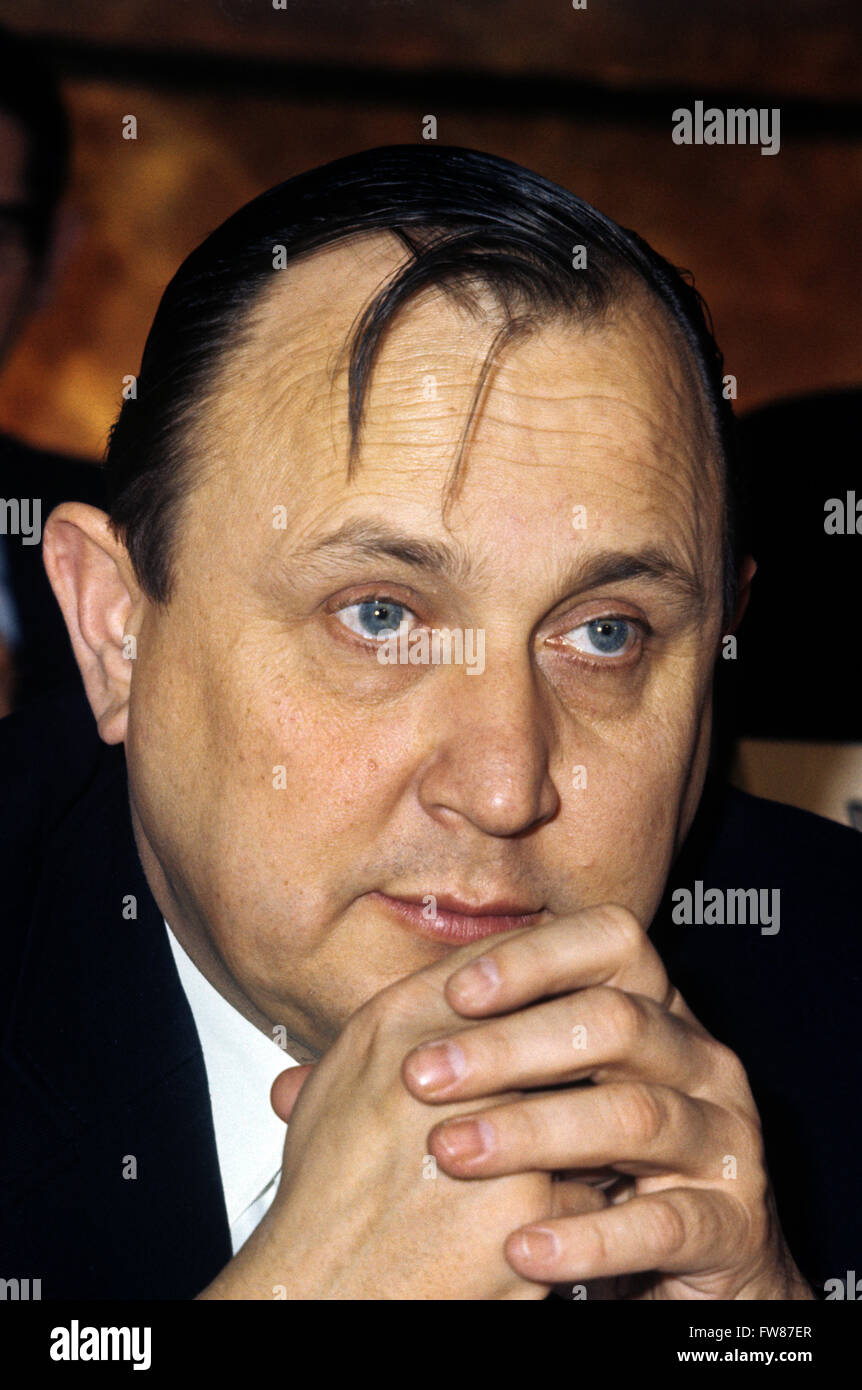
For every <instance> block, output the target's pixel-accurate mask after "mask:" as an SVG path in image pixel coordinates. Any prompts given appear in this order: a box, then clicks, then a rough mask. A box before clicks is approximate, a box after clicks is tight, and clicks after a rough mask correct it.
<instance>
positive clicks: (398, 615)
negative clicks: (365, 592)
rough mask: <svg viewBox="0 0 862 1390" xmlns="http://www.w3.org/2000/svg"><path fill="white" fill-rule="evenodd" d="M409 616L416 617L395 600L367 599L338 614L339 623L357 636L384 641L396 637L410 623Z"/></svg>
mask: <svg viewBox="0 0 862 1390" xmlns="http://www.w3.org/2000/svg"><path fill="white" fill-rule="evenodd" d="M408 615H409V617H415V616H416V615H415V614H414V613H411V611H410V609H409V608H407V607H405V605H404V604H403V603H396V602H395V600H394V599H389V598H373V599H365V600H363V602H362V603H350V604H348V605H347V607H346V608H341V609H339V610H338V612H337V613H336V617H337V618H338V619H339V621H340V622H343V623H344V626H345V627H347V628H349V629H350V631H351V632H355V633H356V634H357V636H359V637H371V638H374V637H380V638H383V639H386V638H389V637H392V636H394V635H395V633H397V632H398V629H399V628H400V626H401V624H402V623H405V622H407V621H408Z"/></svg>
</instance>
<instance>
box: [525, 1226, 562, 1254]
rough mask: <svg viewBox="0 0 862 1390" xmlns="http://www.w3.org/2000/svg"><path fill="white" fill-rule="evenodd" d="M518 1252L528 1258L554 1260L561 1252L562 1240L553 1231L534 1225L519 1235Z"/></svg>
mask: <svg viewBox="0 0 862 1390" xmlns="http://www.w3.org/2000/svg"><path fill="white" fill-rule="evenodd" d="M517 1244H518V1254H519V1255H522V1256H523V1257H524V1259H527V1260H553V1259H556V1257H557V1255H559V1253H560V1242H559V1241H558V1240H557V1237H556V1236H555V1235H554V1232H553V1231H547V1230H545V1229H544V1228H543V1227H540V1226H533V1227H531V1228H530V1230H529V1231H522V1232H521V1234H520V1235H519V1236H518V1237H517Z"/></svg>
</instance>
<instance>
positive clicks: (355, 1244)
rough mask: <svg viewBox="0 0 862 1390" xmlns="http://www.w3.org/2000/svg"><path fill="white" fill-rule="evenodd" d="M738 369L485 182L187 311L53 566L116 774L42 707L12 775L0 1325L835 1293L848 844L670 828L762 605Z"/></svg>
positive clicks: (231, 268)
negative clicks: (705, 905)
mask: <svg viewBox="0 0 862 1390" xmlns="http://www.w3.org/2000/svg"><path fill="white" fill-rule="evenodd" d="M721 370H722V368H721V359H720V356H719V354H718V351H717V349H716V348H715V345H714V344H713V342H712V339H711V336H710V334H709V332H708V329H707V327H706V323H705V321H704V318H703V315H702V311H701V308H700V303H699V300H698V297H697V296H696V295H695V293H694V291H693V290H691V289H690V288H689V287H688V286H687V285H686V284H685V283H684V282H683V281H682V280H681V279H680V278H679V277H678V276H677V275H676V273H675V272H673V270H672V269H671V268H670V267H669V266H668V265H667V264H666V263H665V262H664V261H662V260H661V258H660V257H658V256H656V255H655V253H653V252H652V251H650V250H649V248H647V247H646V246H645V245H644V243H643V242H641V241H640V240H639V239H638V238H636V237H635V236H634V235H633V234H631V233H628V232H625V231H623V230H622V229H621V228H619V227H617V226H616V225H615V224H614V223H612V222H610V221H609V220H608V219H606V218H605V217H603V216H602V215H601V214H599V213H597V212H596V211H595V210H594V209H592V208H590V207H588V206H587V205H585V204H583V203H582V202H580V201H579V200H578V199H576V198H574V197H573V196H572V195H570V194H569V193H567V192H565V191H564V190H562V189H560V188H557V187H556V186H554V185H552V184H550V183H548V182H547V181H546V180H544V179H542V178H540V177H539V176H538V175H535V174H532V173H530V172H529V171H527V170H525V169H521V168H519V167H518V166H515V165H512V164H509V163H508V162H506V161H504V160H500V159H496V158H493V157H491V156H488V155H482V154H477V153H474V152H470V151H463V150H457V149H443V148H437V149H430V148H426V147H423V148H413V147H403V148H401V147H395V148H390V149H384V150H375V151H370V152H368V153H365V154H360V155H356V156H353V157H350V158H348V159H345V160H342V161H339V162H337V163H335V164H333V165H329V166H327V167H325V168H323V169H317V170H312V171H311V172H309V173H307V174H304V175H302V176H300V177H298V178H296V179H293V180H291V181H289V182H288V183H286V184H284V185H282V186H280V187H279V188H276V189H273V190H272V191H270V192H269V193H266V194H264V195H263V196H262V197H260V198H258V199H256V200H255V201H254V202H252V203H251V204H249V205H248V206H247V207H245V208H243V209H242V210H240V212H238V213H237V214H236V215H235V216H234V217H233V218H231V219H230V220H229V221H228V222H227V223H226V224H225V225H224V226H223V227H221V228H220V229H219V230H217V231H216V232H215V233H214V234H213V235H212V236H211V237H210V238H209V239H208V240H207V241H206V242H205V243H204V244H203V246H202V247H200V248H199V249H198V250H197V251H196V252H195V253H193V255H192V256H191V257H190V258H189V260H188V261H187V262H186V263H185V265H184V266H183V267H182V268H181V270H180V271H179V272H178V275H177V276H176V277H175V279H174V281H173V282H172V283H171V285H170V286H169V288H168V290H167V291H166V293H165V296H164V298H163V300H162V304H161V306H160V308H159V311H158V314H157V316H156V320H155V322H154V325H153V328H152V331H151V333H150V336H149V339H148V342H147V346H146V349H145V353H144V360H143V363H142V367H141V373H140V377H139V382H138V396H137V400H136V401H135V402H131V401H130V402H127V403H126V404H125V405H124V407H123V411H122V413H121V416H120V419H119V421H118V423H117V425H116V427H115V430H114V432H113V435H112V439H111V444H110V448H109V456H108V461H107V474H108V479H109V487H110V490H111V500H110V504H109V515H105V514H104V513H102V512H101V511H99V510H97V509H95V508H92V507H89V506H86V505H83V504H65V505H63V506H61V507H59V508H58V509H57V510H56V511H55V512H54V513H53V515H52V517H51V518H50V521H49V523H48V527H47V530H46V540H45V548H46V564H47V568H48V572H49V574H50V577H51V582H52V584H53V586H54V590H55V593H56V594H57V598H58V600H59V602H60V604H61V607H62V609H63V613H64V616H65V619H66V622H67V625H68V628H69V632H70V635H71V639H72V643H73V647H74V651H75V655H76V658H77V660H78V663H79V666H80V669H81V672H82V675H83V679H84V684H85V687H86V693H87V697H88V701H89V705H90V708H91V710H92V716H93V718H94V719H95V725H96V727H97V729H98V739H97V738H96V736H95V732H94V729H93V723H92V720H91V719H90V716H89V715H88V714H86V713H85V712H83V711H82V710H81V709H80V708H70V709H69V710H67V711H65V712H61V711H60V710H59V709H58V722H57V723H55V724H53V725H51V727H50V730H49V729H48V728H47V727H46V725H45V723H44V721H39V722H38V723H37V724H36V727H35V728H33V727H32V726H33V723H34V721H33V720H32V719H28V718H26V717H25V716H14V717H13V718H12V719H11V720H10V721H8V722H7V726H6V729H5V731H4V732H5V734H6V739H5V745H4V748H3V750H0V751H2V753H3V755H4V756H5V757H6V759H7V766H8V767H9V772H8V774H7V776H8V782H7V787H6V788H5V789H4V804H5V805H6V806H7V807H13V806H14V810H13V812H12V816H11V819H12V821H13V823H12V824H10V826H9V827H8V830H7V833H6V842H7V845H8V853H9V855H10V863H9V868H8V871H7V873H6V874H5V875H4V884H8V900H9V902H10V906H11V914H10V931H9V933H8V936H7V952H8V953H9V955H10V956H11V957H13V958H14V961H15V963H16V969H17V977H16V970H15V969H13V970H10V971H9V972H7V973H8V975H9V976H10V977H12V978H15V979H16V983H15V984H14V986H11V987H10V991H9V994H10V998H9V1002H8V1004H7V1010H8V1017H9V1020H10V1022H9V1025H8V1030H7V1035H6V1052H5V1057H6V1072H5V1084H6V1086H7V1087H8V1088H9V1094H8V1098H7V1101H6V1104H7V1106H9V1107H14V1108H15V1109H16V1110H17V1113H18V1114H19V1116H20V1119H19V1123H18V1126H17V1129H16V1137H15V1139H14V1140H13V1142H12V1143H11V1145H10V1152H9V1155H8V1159H7V1165H8V1166H7V1181H6V1188H7V1197H6V1200H5V1205H4V1215H3V1226H4V1230H3V1240H4V1242H5V1245H4V1248H5V1249H6V1250H7V1252H9V1253H8V1254H7V1261H8V1262H9V1263H10V1271H9V1272H10V1273H11V1272H13V1271H12V1266H13V1265H14V1266H16V1267H17V1266H20V1267H21V1269H22V1273H23V1272H24V1269H25V1267H26V1269H28V1270H31V1271H34V1272H35V1271H36V1270H38V1271H39V1272H40V1274H41V1277H42V1280H43V1296H44V1297H61V1296H74V1295H81V1296H87V1297H107V1296H120V1297H152V1296H157V1297H167V1298H190V1297H194V1296H196V1295H200V1296H201V1297H203V1298H207V1299H253V1298H272V1297H286V1298H289V1299H316V1298H322V1299H334V1298H362V1299H373V1298H386V1299H402V1298H420V1299H434V1298H448V1299H454V1298H458V1299H462V1298H466V1299H504V1300H509V1299H516V1300H529V1299H538V1298H544V1297H546V1296H547V1294H548V1291H549V1290H550V1289H552V1288H561V1287H563V1286H565V1287H567V1288H568V1291H569V1294H570V1296H571V1292H572V1286H573V1285H574V1286H575V1287H576V1289H577V1290H578V1293H577V1295H576V1296H581V1291H584V1292H586V1294H587V1296H588V1297H596V1296H601V1297H611V1298H621V1299H623V1298H625V1299H630V1298H644V1299H703V1298H707V1299H725V1298H730V1299H755V1298H764V1299H775V1300H779V1299H800V1300H804V1299H810V1298H812V1297H814V1291H813V1289H812V1284H817V1283H820V1282H823V1281H824V1280H825V1279H826V1278H828V1277H830V1275H831V1274H832V1273H833V1272H834V1273H836V1274H838V1273H840V1270H834V1271H833V1264H834V1262H835V1261H836V1260H837V1261H839V1262H840V1261H841V1260H844V1259H845V1258H849V1256H850V1253H851V1250H852V1249H854V1248H855V1247H854V1245H853V1242H854V1240H855V1239H856V1238H857V1237H858V1234H859V1218H858V1215H857V1214H856V1209H855V1202H854V1201H853V1195H854V1192H855V1181H854V1179H853V1177H852V1174H851V1171H850V1155H851V1154H852V1153H853V1152H854V1149H853V1144H854V1142H855V1141H856V1140H857V1139H858V1132H857V1130H856V1128H855V1126H856V1124H857V1122H856V1120H855V1119H854V1118H853V1113H854V1112H853V1109H852V1106H851V1105H850V1091H849V1090H848V1089H847V1088H848V1086H849V1085H850V1083H851V1081H852V1078H853V1077H854V1076H855V1075H856V1074H857V1063H856V1062H855V1060H853V1059H854V1056H855V1053H854V1052H853V1050H852V1049H844V1050H843V1051H839V1052H836V1039H840V1040H841V1042H842V1043H843V1041H844V1031H846V1030H847V1029H848V1028H849V1027H850V1020H851V1019H853V1018H854V1017H855V1015H854V1013H853V1009H852V1004H851V996H850V988H851V979H852V972H853V971H854V970H855V971H857V978H858V958H859V951H858V945H857V936H856V934H855V932H854V931H853V923H852V920H851V918H850V916H849V910H848V906H847V904H848V897H849V885H850V884H851V882H852V880H853V877H854V873H856V872H858V866H859V859H858V851H857V840H856V838H855V837H854V836H853V835H852V834H851V833H850V832H849V831H848V832H843V831H842V830H841V829H840V828H839V827H835V826H831V825H826V824H825V823H821V822H820V821H818V820H817V819H816V818H814V817H808V816H805V815H803V814H801V813H797V812H794V811H791V810H788V809H786V808H773V807H770V806H768V805H765V804H762V803H757V802H755V801H754V800H753V799H751V798H745V797H742V796H741V795H739V794H737V795H735V796H733V797H730V798H729V797H728V796H727V795H726V794H725V793H722V792H721V790H720V789H719V790H718V791H716V792H715V793H714V794H711V795H710V797H708V798H705V799H704V803H703V805H702V806H701V809H700V812H699V813H698V814H697V816H696V813H697V812H698V803H699V802H700V800H701V793H702V790H703V787H704V780H705V776H706V771H707V762H708V754H709V736H710V717H711V696H710V691H711V678H712V670H713V665H714V662H715V659H716V656H717V653H718V651H719V649H720V645H721V641H722V635H723V634H725V633H726V632H728V631H729V630H730V629H731V628H732V626H733V624H734V622H735V621H737V620H738V618H739V615H740V613H741V611H742V609H743V607H744V604H745V597H746V593H747V588H748V584H749V581H750V578H751V574H752V568H753V567H752V564H751V563H750V562H749V561H748V560H746V558H745V557H744V556H743V555H740V554H739V553H737V550H736V547H735V536H736V534H737V530H736V528H735V523H734V514H733V512H734V497H735V476H734V469H733V456H732V434H731V423H732V422H731V421H730V420H729V419H728V417H727V415H726V414H725V411H726V410H727V407H726V405H725V404H724V403H723V399H722V394H721V387H720V382H721ZM434 633H436V634H437V638H438V658H439V659H434V657H433V651H434V648H433V646H432V645H431V637H432V636H433V634H434ZM442 633H446V634H447V639H446V640H447V642H448V644H449V645H448V649H447V654H448V658H449V659H448V660H447V659H446V655H441V652H442V641H441V634H442ZM459 635H460V636H459ZM456 637H458V638H459V640H456ZM459 641H460V646H459ZM480 649H481V652H482V654H483V660H482V662H481V663H480V662H479V661H478V660H475V659H474V660H473V661H472V662H469V661H468V656H469V655H470V654H472V656H473V657H474V658H475V657H477V655H478V652H479V651H480ZM459 653H460V656H459ZM480 665H481V669H480ZM61 715H62V722H60V720H61ZM37 739H38V740H39V741H40V743H39V753H38V756H37V753H36V748H35V742H36V740H37ZM99 740H101V743H99ZM683 846H684V850H683ZM681 850H682V851H683V852H682V855H681V857H678V856H680V851H681ZM806 857H807V858H806ZM13 865H15V866H17V867H16V868H14V869H13ZM704 880H705V881H707V883H708V886H709V889H710V892H724V891H725V886H726V888H727V892H728V893H729V892H730V891H732V890H733V891H735V890H736V888H739V889H744V890H752V891H753V892H754V897H755V906H756V903H757V900H758V892H760V894H761V897H762V895H763V893H768V892H770V891H771V892H773V894H774V891H775V889H776V888H779V889H780V890H781V891H782V897H781V899H780V903H781V909H780V923H779V926H780V930H778V931H776V930H775V929H774V927H773V925H766V923H767V920H768V922H769V923H770V924H774V923H775V922H776V921H777V912H776V904H775V900H774V897H773V899H772V900H771V907H770V909H769V911H768V912H765V913H764V914H763V916H762V918H761V919H760V924H759V925H756V924H755V923H756V922H757V921H758V919H757V918H755V919H754V921H748V922H747V924H745V925H734V926H723V927H722V928H721V929H718V928H717V927H715V926H713V925H708V924H703V923H702V924H700V925H696V926H691V927H688V926H680V925H677V924H678V923H679V922H680V920H681V919H680V918H679V916H678V915H675V914H672V913H670V912H669V910H668V909H669V906H670V904H669V901H668V897H667V894H668V893H670V892H671V890H674V891H676V889H677V888H679V889H683V888H685V885H687V884H688V885H689V886H691V885H695V887H696V884H697V883H698V882H700V883H701V890H700V891H701V892H702V888H703V882H704ZM686 891H688V889H686ZM691 891H692V892H694V891H695V888H694V887H692V888H691ZM712 920H714V915H713V918H710V917H707V918H705V919H704V921H705V922H706V923H709V922H711V921H712ZM777 987H778V989H777ZM681 989H682V990H684V992H685V995H686V997H685V998H684V997H683V994H682V993H681V992H680V990H681ZM782 989H785V990H786V991H787V995H786V997H785V995H783V994H782V993H781V990H782ZM776 991H777V992H776ZM803 991H804V993H803ZM800 1029H807V1032H805V1034H804V1036H803V1037H802V1038H800ZM842 1030H844V1031H842ZM274 1044H275V1045H274ZM279 1044H280V1045H279ZM282 1048H284V1051H283V1050H282ZM737 1048H738V1049H739V1052H737ZM789 1049H792V1050H789ZM285 1051H286V1052H287V1054H288V1057H287V1058H285ZM289 1061H293V1062H294V1063H296V1064H298V1065H294V1066H292V1067H291V1066H290V1065H289ZM286 1062H287V1063H288V1065H287V1069H285V1065H286ZM827 1062H828V1066H827ZM747 1071H748V1073H750V1075H751V1078H752V1082H751V1084H750V1082H749V1076H748V1074H747ZM753 1086H756V1087H757V1093H758V1095H757V1100H755V1097H754V1095H753V1093H752V1087H753ZM270 1087H271V1090H272V1108H271V1107H270V1104H269V1091H270ZM758 1104H760V1106H761V1108H762V1109H763V1112H764V1113H763V1123H764V1125H765V1127H766V1129H767V1131H768V1134H767V1142H768V1145H769V1151H768V1154H766V1155H765V1153H764V1142H763V1135H762V1133H761V1118H760V1116H759V1113H758ZM824 1107H825V1109H826V1112H827V1113H828V1115H829V1122H830V1125H831V1126H832V1128H831V1131H830V1133H829V1136H828V1138H827V1139H826V1140H825V1141H821V1140H820V1138H819V1137H817V1131H816V1129H815V1128H814V1125H815V1122H816V1121H817V1119H818V1118H819V1116H820V1114H821V1111H822V1109H823V1108H824ZM278 1117H280V1118H278ZM274 1118H275V1126H274V1125H273V1122H274ZM285 1120H289V1124H288V1128H287V1135H286V1140H285V1141H284V1149H283V1154H282V1141H283V1140H284V1128H283V1121H285ZM770 1169H771V1170H772V1173H773V1179H772V1181H771V1180H770ZM776 1194H777V1196H778V1202H777V1203H776ZM783 1227H784V1228H786V1233H785V1230H784V1229H782V1228H783Z"/></svg>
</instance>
